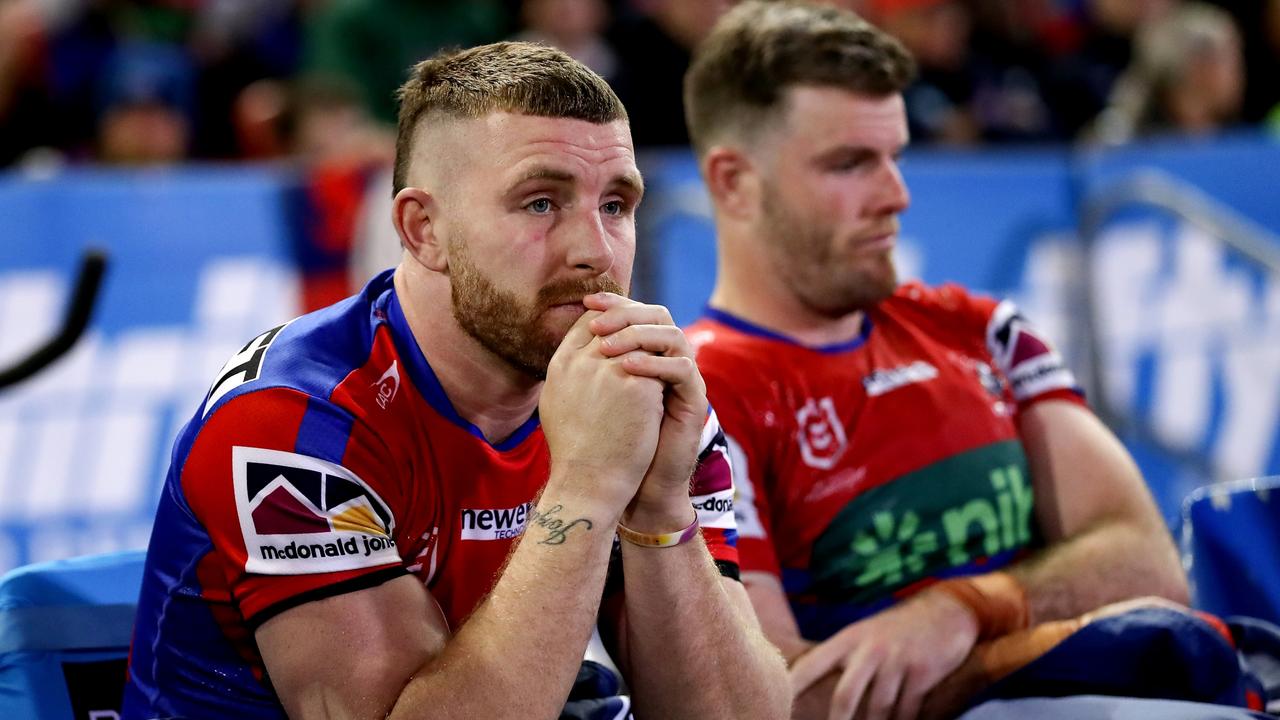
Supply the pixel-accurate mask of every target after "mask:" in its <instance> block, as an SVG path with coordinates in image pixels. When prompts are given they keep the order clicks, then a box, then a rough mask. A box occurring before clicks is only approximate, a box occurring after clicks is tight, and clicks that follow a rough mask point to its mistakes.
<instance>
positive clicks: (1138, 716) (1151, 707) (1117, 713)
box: [960, 695, 1269, 720]
mask: <svg viewBox="0 0 1280 720" xmlns="http://www.w3.org/2000/svg"><path fill="white" fill-rule="evenodd" d="M1267 717H1269V716H1267V715H1263V714H1261V713H1255V712H1249V711H1248V710H1242V709H1240V708H1233V707H1225V706H1223V705H1207V704H1204V703H1193V702H1183V701H1179V700H1148V699H1142V698H1122V697H1100V696H1096V695H1079V696H1076V697H1068V698H1022V699H1018V700H991V701H988V702H986V703H983V704H982V705H979V706H978V707H976V708H974V709H972V710H970V711H969V712H967V713H965V714H964V715H962V716H961V717H960V720H1026V719H1027V718H1035V719H1036V720H1082V719H1083V718H1106V720H1254V719H1256V720H1266V718H1267Z"/></svg>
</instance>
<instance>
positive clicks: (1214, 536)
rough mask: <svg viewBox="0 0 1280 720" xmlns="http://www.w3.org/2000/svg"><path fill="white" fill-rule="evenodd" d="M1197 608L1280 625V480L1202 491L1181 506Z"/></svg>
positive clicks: (1185, 551) (1216, 486)
mask: <svg viewBox="0 0 1280 720" xmlns="http://www.w3.org/2000/svg"><path fill="white" fill-rule="evenodd" d="M1182 564H1183V567H1185V568H1186V569H1187V576H1188V579H1189V580H1190V582H1191V598H1192V604H1193V605H1194V606H1195V607H1196V608H1199V609H1201V610H1207V611H1209V612H1211V613H1214V614H1215V615H1219V616H1224V617H1225V616H1229V615H1248V616H1251V617H1256V618H1262V619H1264V620H1268V621H1270V622H1272V623H1277V624H1280V476H1277V477H1267V478H1259V479H1255V480H1242V481H1238V482H1230V483H1218V484H1214V485H1209V486H1206V487H1202V488H1199V489H1198V490H1196V491H1194V492H1192V493H1191V494H1190V495H1189V496H1187V499H1186V501H1185V502H1184V503H1183V506H1182Z"/></svg>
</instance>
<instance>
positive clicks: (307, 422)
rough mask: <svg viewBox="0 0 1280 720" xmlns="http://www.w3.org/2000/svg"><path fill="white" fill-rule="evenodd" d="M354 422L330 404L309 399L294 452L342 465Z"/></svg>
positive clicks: (348, 415)
mask: <svg viewBox="0 0 1280 720" xmlns="http://www.w3.org/2000/svg"><path fill="white" fill-rule="evenodd" d="M353 422H354V419H353V418H352V417H351V415H350V414H348V413H346V412H344V411H342V410H340V409H338V408H337V407H335V406H333V405H331V404H329V403H328V402H325V401H323V400H318V399H316V398H314V397H313V398H308V400H307V410H306V412H305V413H303V415H302V423H301V424H300V425H299V426H298V437H297V439H296V440H295V441H294V444H293V451H294V452H296V453H299V454H301V455H310V456H312V457H318V458H320V459H321V460H328V461H329V462H331V463H333V464H335V465H341V464H342V457H343V456H344V455H346V453H347V439H348V438H350V437H351V425H352V423H353Z"/></svg>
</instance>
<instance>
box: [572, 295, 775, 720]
mask: <svg viewBox="0 0 1280 720" xmlns="http://www.w3.org/2000/svg"><path fill="white" fill-rule="evenodd" d="M587 307H590V308H593V309H600V310H604V311H605V312H604V314H602V315H601V316H600V317H599V318H597V319H596V320H595V321H594V322H593V323H592V330H593V332H596V333H597V334H599V335H600V336H602V337H605V338H606V341H605V344H604V347H603V348H602V349H603V351H604V352H605V353H606V354H608V355H612V356H615V357H620V358H622V357H625V358H627V360H626V363H627V365H626V367H627V369H628V372H632V373H634V374H637V375H641V376H644V377H651V378H656V379H659V380H662V381H663V383H664V384H665V385H666V386H667V388H668V390H667V395H666V399H665V402H664V411H663V420H662V427H661V430H660V433H659V437H658V444H657V450H656V452H655V455H654V460H653V464H652V465H651V466H650V467H649V469H648V472H647V473H646V474H645V478H644V480H643V482H642V483H641V486H640V488H639V490H638V491H637V493H636V496H635V497H634V498H633V499H632V501H631V503H630V505H629V506H628V508H627V510H626V512H625V513H624V514H623V516H622V522H623V524H624V525H626V526H627V527H628V528H631V529H633V530H636V531H638V532H641V533H648V534H663V533H670V532H675V531H678V530H680V529H681V528H683V527H686V526H688V525H689V522H690V520H691V518H692V517H693V516H694V511H693V508H692V507H691V506H690V503H689V478H690V475H691V472H692V470H693V466H694V461H695V459H696V457H697V455H698V449H699V440H700V438H701V436H702V433H703V428H704V425H705V424H706V423H707V401H706V388H705V386H704V385H703V382H702V376H701V375H700V374H699V373H698V370H697V365H696V364H694V362H693V352H692V349H691V348H690V347H689V343H688V340H687V339H686V338H685V336H684V333H683V332H681V331H680V329H679V328H677V327H675V325H674V324H673V323H672V321H671V316H670V315H669V314H668V313H667V311H666V309H665V308H662V307H660V306H653V305H641V304H639V303H634V302H631V301H628V300H626V299H625V298H621V297H618V296H593V297H592V298H588V299H587ZM622 567H623V578H624V579H623V594H624V618H625V620H624V621H623V625H624V631H623V632H622V633H621V634H620V635H621V637H622V638H624V643H623V645H624V647H623V662H624V664H625V666H626V667H627V669H628V680H629V682H630V684H631V687H632V691H633V692H632V701H633V703H634V704H635V707H636V714H637V715H638V716H640V717H649V718H671V719H672V720H678V719H679V718H735V719H737V718H744V719H749V718H768V719H770V720H772V719H774V718H780V717H785V716H786V715H787V712H788V708H789V707H790V703H791V693H790V689H789V686H788V684H787V676H786V668H785V666H784V665H783V662H782V658H781V657H780V656H779V655H778V652H777V650H775V649H774V648H773V647H772V646H771V645H770V644H769V643H768V641H767V640H766V639H765V638H764V636H763V634H762V633H761V631H760V626H759V624H758V623H757V622H756V619H755V615H754V613H753V612H752V609H751V603H750V601H749V599H748V598H747V596H746V592H745V591H744V590H743V588H742V586H741V584H739V583H738V582H736V581H733V580H728V579H725V578H723V577H721V575H720V573H719V571H718V570H717V569H716V566H715V564H714V563H713V562H712V559H711V555H710V554H709V553H708V551H707V548H706V546H705V545H704V544H703V542H702V539H701V538H700V537H695V538H694V539H693V540H691V541H688V542H685V543H682V544H680V545H676V546H674V547H665V548H650V547H640V546H638V545H633V544H631V543H628V542H623V543H622Z"/></svg>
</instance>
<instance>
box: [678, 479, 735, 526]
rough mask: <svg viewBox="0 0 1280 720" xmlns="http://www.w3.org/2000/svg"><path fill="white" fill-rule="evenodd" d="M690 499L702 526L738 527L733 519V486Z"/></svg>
mask: <svg viewBox="0 0 1280 720" xmlns="http://www.w3.org/2000/svg"><path fill="white" fill-rule="evenodd" d="M689 500H690V502H692V503H693V509H694V510H695V511H696V512H697V513H698V524H699V525H701V526H702V527H704V528H721V529H724V530H733V529H736V528H737V523H736V522H734V519H733V488H727V489H725V490H721V491H719V492H714V493H711V494H709V495H695V496H693V497H691V498H689Z"/></svg>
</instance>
